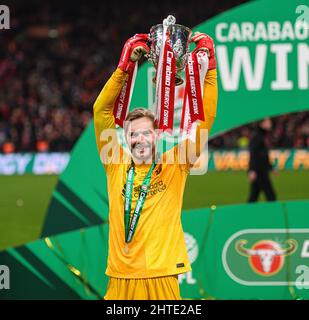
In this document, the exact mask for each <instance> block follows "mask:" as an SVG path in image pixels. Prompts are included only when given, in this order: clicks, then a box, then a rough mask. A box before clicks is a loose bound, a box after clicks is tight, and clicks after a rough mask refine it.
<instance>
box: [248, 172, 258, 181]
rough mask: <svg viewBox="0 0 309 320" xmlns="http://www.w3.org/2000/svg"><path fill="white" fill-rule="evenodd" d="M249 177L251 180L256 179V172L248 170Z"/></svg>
mask: <svg viewBox="0 0 309 320" xmlns="http://www.w3.org/2000/svg"><path fill="white" fill-rule="evenodd" d="M248 179H249V181H250V182H253V181H255V179H256V172H255V171H252V170H250V171H249V172H248Z"/></svg>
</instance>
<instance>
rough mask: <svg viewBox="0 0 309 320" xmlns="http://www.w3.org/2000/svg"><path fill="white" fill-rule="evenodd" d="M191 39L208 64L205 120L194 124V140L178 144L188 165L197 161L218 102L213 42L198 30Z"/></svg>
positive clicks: (204, 101)
mask: <svg viewBox="0 0 309 320" xmlns="http://www.w3.org/2000/svg"><path fill="white" fill-rule="evenodd" d="M192 41H194V42H195V43H196V48H195V50H194V51H195V52H196V51H200V50H201V51H206V52H207V53H208V57H209V64H208V71H207V74H206V76H205V80H204V86H203V110H204V119H205V120H204V121H201V122H200V123H198V124H197V126H196V135H195V137H196V139H195V141H192V140H190V139H187V140H185V141H183V142H182V143H181V145H180V146H179V147H180V148H182V154H184V152H183V150H185V151H186V152H185V154H186V162H187V163H188V164H189V165H190V166H192V165H193V164H194V163H195V162H196V161H197V159H198V158H199V156H200V154H201V153H202V151H203V149H204V148H205V146H206V144H207V141H208V134H209V132H210V130H211V128H212V125H213V123H214V120H215V117H216V113H217V102H218V85H217V69H216V57H215V51H214V42H213V40H212V38H210V37H209V36H208V35H206V34H204V33H198V32H196V33H195V34H194V36H193V37H192ZM206 129H207V131H206ZM183 148H184V149H183Z"/></svg>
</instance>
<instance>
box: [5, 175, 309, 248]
mask: <svg viewBox="0 0 309 320" xmlns="http://www.w3.org/2000/svg"><path fill="white" fill-rule="evenodd" d="M57 180H58V177H57V176H48V175H46V176H34V175H25V176H0V185H1V188H0V250H1V249H4V248H7V247H10V246H15V245H19V244H23V243H25V242H29V241H32V240H35V239H37V238H38V236H39V234H40V232H41V229H42V225H43V223H44V218H45V213H46V209H47V207H48V203H49V199H50V196H51V193H52V190H53V188H54V187H55V185H56V183H57ZM272 180H273V182H274V186H275V189H276V193H277V196H278V200H296V199H309V188H308V181H309V171H282V172H279V174H278V176H277V177H273V176H272ZM248 192H249V185H248V181H247V177H246V173H245V172H242V171H239V172H232V171H229V172H209V173H207V174H206V175H203V176H189V177H188V181H187V185H186V190H185V195H184V203H183V208H184V209H189V208H198V207H209V206H210V205H217V206H218V205H227V204H235V203H244V202H246V200H247V196H248ZM260 200H261V201H264V197H263V196H261V197H260Z"/></svg>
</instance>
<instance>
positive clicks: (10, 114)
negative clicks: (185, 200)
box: [0, 0, 309, 153]
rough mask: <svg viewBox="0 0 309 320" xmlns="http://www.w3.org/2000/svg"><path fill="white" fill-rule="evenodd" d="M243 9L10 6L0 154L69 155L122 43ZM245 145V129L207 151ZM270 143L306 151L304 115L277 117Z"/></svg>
mask: <svg viewBox="0 0 309 320" xmlns="http://www.w3.org/2000/svg"><path fill="white" fill-rule="evenodd" d="M243 2H245V0H224V1H220V3H218V2H216V1H215V0H209V1H207V4H205V2H204V1H202V0H199V1H196V2H194V5H193V4H191V3H190V1H184V0H181V1H178V2H177V5H175V2H174V1H172V0H166V1H164V2H163V3H162V2H159V3H155V2H149V3H148V2H147V1H146V2H142V3H143V10H136V8H137V7H136V6H137V5H138V4H137V3H136V4H135V3H134V2H132V1H128V2H121V3H115V2H104V5H102V2H99V1H98V0H95V1H79V2H77V4H76V3H75V2H72V1H62V2H61V1H58V0H56V1H38V0H32V1H31V0H29V1H27V2H24V1H12V4H11V5H10V4H9V7H10V11H11V29H10V30H6V31H5V32H2V33H1V37H0V47H1V48H4V50H0V152H4V153H9V152H28V151H69V150H71V148H72V146H73V145H74V143H75V142H76V140H77V138H78V137H79V136H80V134H81V133H82V131H83V129H84V128H85V127H86V126H87V124H88V123H89V121H90V120H91V118H92V105H93V102H94V101H95V99H96V97H97V95H98V93H99V91H100V89H101V87H102V85H103V84H104V83H105V81H106V80H107V79H108V77H109V76H110V74H111V73H112V72H113V70H114V69H115V67H116V65H117V63H118V59H119V56H120V53H121V49H122V46H123V43H124V42H125V40H126V39H127V38H128V37H130V36H131V35H133V34H135V33H136V32H137V31H138V32H147V31H148V29H149V26H151V25H154V24H156V23H158V22H159V21H162V19H163V18H164V17H165V16H167V15H168V14H174V15H175V16H176V17H177V20H178V21H181V23H182V24H185V25H187V26H189V27H193V26H195V25H196V24H198V23H200V22H202V21H204V20H205V19H207V18H210V17H212V16H214V15H216V14H218V13H220V12H223V11H225V10H227V9H229V8H231V7H233V6H235V5H238V4H241V3H243ZM140 5H141V3H140V4H139V6H140ZM249 138H250V126H246V127H242V128H239V129H236V130H233V131H231V132H228V133H225V134H223V135H221V136H219V137H216V138H214V139H213V140H212V141H211V146H212V147H214V148H223V147H226V148H233V147H246V145H247V144H248V139H249ZM269 143H270V145H271V146H273V147H309V113H308V112H304V113H298V114H292V115H283V116H280V117H278V118H276V119H275V120H274V131H273V133H272V135H271V138H270V139H269Z"/></svg>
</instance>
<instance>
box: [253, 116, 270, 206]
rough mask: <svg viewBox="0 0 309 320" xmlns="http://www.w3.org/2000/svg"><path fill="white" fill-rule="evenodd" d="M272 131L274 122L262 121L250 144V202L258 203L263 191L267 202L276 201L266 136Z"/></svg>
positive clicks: (267, 119) (268, 119)
mask: <svg viewBox="0 0 309 320" xmlns="http://www.w3.org/2000/svg"><path fill="white" fill-rule="evenodd" d="M271 129H272V121H271V119H270V118H266V119H264V120H262V121H260V122H259V123H258V125H257V127H256V129H255V130H254V132H253V134H252V137H251V139H250V143H249V152H250V160H249V172H248V178H249V182H250V194H249V199H248V202H255V201H257V199H258V197H259V194H260V192H261V191H263V192H264V193H265V196H266V199H267V201H275V200H276V194H275V191H274V188H273V185H272V182H271V180H270V177H269V172H270V171H272V169H273V166H272V164H271V163H270V160H269V154H268V153H269V150H268V146H267V144H266V134H267V132H269V131H270V130H271Z"/></svg>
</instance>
